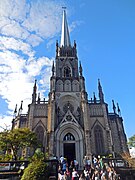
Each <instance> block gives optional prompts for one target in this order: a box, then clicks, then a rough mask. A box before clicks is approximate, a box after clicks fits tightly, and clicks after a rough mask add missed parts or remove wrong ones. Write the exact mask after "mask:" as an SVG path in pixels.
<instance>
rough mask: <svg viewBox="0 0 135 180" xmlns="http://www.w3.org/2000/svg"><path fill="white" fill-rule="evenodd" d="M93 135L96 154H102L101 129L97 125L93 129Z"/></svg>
mask: <svg viewBox="0 0 135 180" xmlns="http://www.w3.org/2000/svg"><path fill="white" fill-rule="evenodd" d="M94 135H95V148H96V153H97V154H103V153H104V140H103V131H102V128H101V127H100V126H99V125H97V126H96V127H95V129H94Z"/></svg>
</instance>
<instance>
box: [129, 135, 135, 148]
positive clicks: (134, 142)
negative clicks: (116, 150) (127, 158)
mask: <svg viewBox="0 0 135 180" xmlns="http://www.w3.org/2000/svg"><path fill="white" fill-rule="evenodd" d="M128 145H129V147H135V135H133V136H131V137H130V138H129V141H128Z"/></svg>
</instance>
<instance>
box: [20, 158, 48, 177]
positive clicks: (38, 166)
mask: <svg viewBox="0 0 135 180" xmlns="http://www.w3.org/2000/svg"><path fill="white" fill-rule="evenodd" d="M47 172H48V168H47V165H46V164H45V163H44V162H43V161H41V160H39V161H33V162H32V163H30V164H29V165H28V167H27V168H26V169H25V170H24V173H23V176H22V178H21V180H26V179H27V180H47V179H48V175H47Z"/></svg>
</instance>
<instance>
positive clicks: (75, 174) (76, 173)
mask: <svg viewBox="0 0 135 180" xmlns="http://www.w3.org/2000/svg"><path fill="white" fill-rule="evenodd" d="M78 177H79V174H78V172H77V171H76V170H75V168H73V172H72V180H77V179H78Z"/></svg>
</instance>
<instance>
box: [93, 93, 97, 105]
mask: <svg viewBox="0 0 135 180" xmlns="http://www.w3.org/2000/svg"><path fill="white" fill-rule="evenodd" d="M93 96H94V103H96V102H97V98H96V96H95V92H93Z"/></svg>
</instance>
